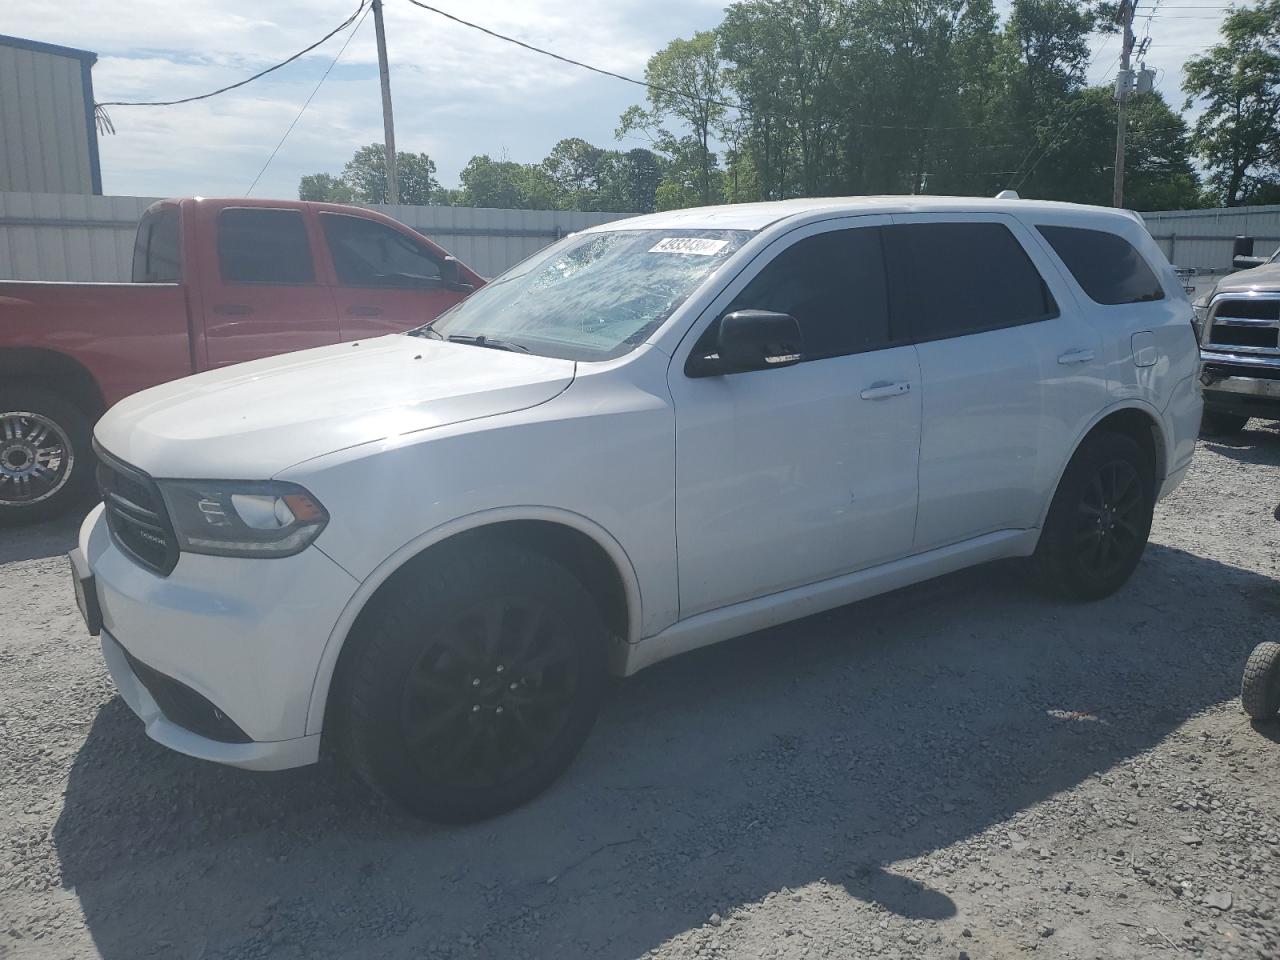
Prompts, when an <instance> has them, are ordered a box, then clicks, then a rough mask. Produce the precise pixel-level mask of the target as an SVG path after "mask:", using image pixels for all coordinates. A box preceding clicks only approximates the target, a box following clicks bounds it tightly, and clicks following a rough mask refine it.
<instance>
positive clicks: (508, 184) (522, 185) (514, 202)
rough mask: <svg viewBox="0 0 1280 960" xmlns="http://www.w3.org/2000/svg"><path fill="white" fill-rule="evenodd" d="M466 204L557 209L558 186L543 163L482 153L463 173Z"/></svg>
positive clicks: (517, 208) (463, 204)
mask: <svg viewBox="0 0 1280 960" xmlns="http://www.w3.org/2000/svg"><path fill="white" fill-rule="evenodd" d="M459 179H460V180H461V181H462V193H461V196H460V198H459V199H460V200H461V204H460V205H462V206H468V207H498V208H502V209H514V210H554V209H555V208H556V196H557V192H558V190H557V187H556V183H555V181H554V180H552V179H551V177H550V176H549V175H548V174H547V171H546V169H545V168H544V167H543V166H542V164H537V163H529V164H526V163H516V162H515V161H513V160H494V159H493V158H492V157H490V156H488V155H487V154H479V155H477V156H474V157H472V158H471V159H470V160H469V161H467V165H466V166H465V167H463V168H462V173H461V175H460V176H459Z"/></svg>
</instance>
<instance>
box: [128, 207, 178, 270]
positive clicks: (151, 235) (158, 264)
mask: <svg viewBox="0 0 1280 960" xmlns="http://www.w3.org/2000/svg"><path fill="white" fill-rule="evenodd" d="M179 223H180V220H179V217H178V208H177V207H160V208H159V209H156V210H152V211H151V212H150V213H148V214H147V215H146V216H145V217H143V218H142V222H141V223H140V224H138V238H137V240H136V241H134V245H133V282H134V283H177V282H178V281H179V280H181V279H182V242H181V239H180V238H181V230H180V229H179V226H178V225H179Z"/></svg>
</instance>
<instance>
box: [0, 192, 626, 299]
mask: <svg viewBox="0 0 1280 960" xmlns="http://www.w3.org/2000/svg"><path fill="white" fill-rule="evenodd" d="M154 202H155V198H152V197H93V196H86V195H81V194H58V193H0V279H6V280H80V281H98V282H107V283H109V282H113V281H127V280H129V278H130V274H131V272H132V261H133V235H134V231H135V230H136V228H137V225H138V218H139V217H140V216H141V215H142V212H143V211H144V210H146V209H147V207H148V206H150V205H151V204H152V203H154ZM369 206H370V207H371V208H372V209H374V210H380V211H382V212H383V213H386V214H389V215H391V216H393V217H395V218H396V219H397V220H400V221H401V222H403V223H406V224H408V225H409V226H411V227H413V228H414V229H415V230H418V231H420V232H422V233H424V234H426V235H427V236H429V237H430V238H431V239H432V240H435V241H436V242H437V243H439V244H440V245H441V246H442V247H444V248H445V249H446V250H448V251H449V252H450V253H452V254H453V255H454V256H456V257H457V258H458V259H460V260H462V261H463V262H464V263H466V264H468V265H470V266H471V267H473V268H474V269H475V270H477V271H479V272H480V273H481V274H482V275H483V276H486V277H492V276H494V275H496V274H499V273H501V272H502V271H503V270H505V269H506V268H507V267H509V266H511V265H512V264H513V263H517V262H519V261H520V260H523V259H524V258H525V257H527V256H528V255H529V254H531V253H533V252H534V251H535V250H538V249H539V248H541V247H545V246H546V245H547V244H549V243H551V242H553V241H554V240H557V239H559V238H560V237H563V236H564V235H565V234H567V233H572V232H573V231H575V230H581V229H583V228H584V227H589V226H592V225H594V224H597V223H606V222H608V221H610V220H617V219H620V218H622V217H627V216H631V214H627V213H582V212H579V211H573V210H489V209H485V208H481V207H413V206H406V205H398V206H390V205H386V204H370V205H369Z"/></svg>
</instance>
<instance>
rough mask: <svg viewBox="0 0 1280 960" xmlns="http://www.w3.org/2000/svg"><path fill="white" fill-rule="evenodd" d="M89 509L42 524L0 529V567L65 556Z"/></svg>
mask: <svg viewBox="0 0 1280 960" xmlns="http://www.w3.org/2000/svg"><path fill="white" fill-rule="evenodd" d="M90 509H91V507H88V506H86V507H83V508H80V509H77V510H74V511H72V512H71V513H69V514H67V515H66V516H62V517H58V518H57V519H56V520H49V521H47V522H45V523H36V524H31V525H30V526H21V527H0V564H5V563H21V562H22V561H24V560H41V559H43V558H45V557H56V556H60V555H61V554H64V553H66V552H67V551H68V550H70V549H71V548H72V547H74V546H75V545H76V536H77V535H78V534H79V532H80V524H81V523H82V522H84V518H85V514H87V513H88V512H89V510H90Z"/></svg>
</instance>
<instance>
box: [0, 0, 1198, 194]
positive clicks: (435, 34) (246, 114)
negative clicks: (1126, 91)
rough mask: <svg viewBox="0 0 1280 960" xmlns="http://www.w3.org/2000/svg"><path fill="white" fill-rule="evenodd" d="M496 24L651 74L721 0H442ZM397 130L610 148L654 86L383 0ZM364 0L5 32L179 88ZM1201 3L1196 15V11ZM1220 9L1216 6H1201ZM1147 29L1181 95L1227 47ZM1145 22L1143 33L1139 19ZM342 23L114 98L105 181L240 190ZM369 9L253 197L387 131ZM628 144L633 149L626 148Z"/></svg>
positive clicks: (403, 141)
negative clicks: (628, 112) (1208, 58)
mask: <svg viewBox="0 0 1280 960" xmlns="http://www.w3.org/2000/svg"><path fill="white" fill-rule="evenodd" d="M435 2H436V5H439V6H441V8H442V9H445V10H448V11H450V12H453V13H456V14H458V15H459V16H464V17H466V18H467V19H469V20H473V21H475V22H477V23H481V24H483V25H485V26H487V27H490V28H492V29H494V30H497V31H499V32H503V33H508V34H510V35H512V36H515V37H518V38H520V39H522V40H525V41H527V42H529V43H533V44H536V45H539V46H544V47H547V48H549V49H552V50H555V51H557V52H559V53H563V54H564V55H566V56H570V57H575V58H577V59H580V60H585V61H587V62H590V63H595V64H599V65H600V66H603V67H606V68H608V69H611V70H616V71H618V72H620V73H624V74H629V75H633V76H639V75H640V74H641V73H642V72H643V70H644V63H645V61H646V59H647V58H648V57H649V56H650V55H651V54H652V53H653V52H654V51H655V50H657V49H658V48H660V47H661V46H663V45H664V44H665V43H666V42H667V41H668V40H670V39H672V38H673V37H677V36H689V35H690V34H691V33H693V32H694V31H695V30H699V29H708V28H710V27H713V26H715V25H716V24H717V23H718V22H719V21H720V19H721V16H722V8H723V5H724V0H610V2H599V0H596V2H590V0H519V2H517V0H506V2H504V0H468V2H466V3H463V2H462V0H435ZM385 4H386V19H387V34H388V37H387V43H388V48H389V55H390V59H391V66H392V94H393V99H394V103H395V116H396V139H397V143H398V146H399V148H400V149H402V150H412V151H424V152H426V153H429V154H430V155H431V156H432V157H433V158H435V160H436V162H437V164H438V166H439V169H440V173H441V178H442V180H443V181H444V182H445V183H456V180H457V174H458V171H459V170H460V169H461V168H462V166H463V165H464V164H465V163H466V161H467V160H468V159H469V158H470V157H471V156H472V154H475V153H489V154H493V155H499V154H504V153H505V154H507V155H509V156H510V157H511V158H512V159H517V160H521V161H534V160H537V159H539V158H541V157H542V156H544V155H545V154H546V152H547V150H548V149H550V147H551V146H552V145H553V144H554V143H555V142H556V141H557V140H559V139H560V138H561V137H567V136H581V137H583V138H585V139H587V140H590V141H592V142H594V143H597V144H601V145H613V130H614V127H615V126H616V123H617V119H618V115H619V114H620V113H621V112H622V110H623V109H624V108H625V107H626V106H627V105H628V104H631V103H635V102H638V101H639V100H640V99H641V98H642V96H643V91H642V90H640V89H639V88H637V87H632V86H630V85H628V84H625V83H623V82H621V81H618V80H613V79H609V78H606V77H601V76H598V75H596V74H592V73H588V72H586V71H583V70H581V69H579V68H577V67H573V66H570V65H567V64H563V63H558V62H556V61H554V60H550V59H548V58H546V57H541V56H538V55H537V54H534V53H531V52H529V51H525V50H521V49H519V48H518V47H514V46H512V45H510V44H504V43H502V42H500V41H498V40H495V39H493V38H491V37H487V36H485V35H483V34H480V33H478V32H476V31H474V30H470V29H467V28H466V27H463V26H461V25H459V24H456V23H453V22H451V21H449V20H446V19H444V18H442V17H439V16H436V15H434V14H431V13H428V12H427V11H424V10H421V9H418V8H416V7H413V6H411V5H410V4H409V3H408V0H385ZM354 6H355V0H270V3H267V2H264V0H182V2H180V3H174V2H172V0H97V2H92V3H74V2H73V3H60V4H23V5H18V4H10V5H8V7H7V8H6V12H5V18H4V26H3V29H4V32H6V33H11V34H16V35H18V36H24V37H29V38H31V39H35V40H44V41H48V42H52V43H62V44H67V45H69V46H75V47H82V48H85V49H88V50H94V51H96V52H97V53H98V54H99V56H100V59H99V62H98V65H97V66H96V67H95V70H94V87H95V93H96V95H97V97H98V99H99V100H131V99H148V100H150V99H175V98H178V97H182V96H190V95H192V94H196V93H203V92H205V91H207V90H211V89H213V88H216V87H219V86H223V85H225V84H227V83H231V82H234V81H236V80H240V79H243V78H244V77H246V76H249V75H250V74H252V73H254V72H256V71H258V70H261V69H262V68H263V67H265V66H267V65H269V64H270V63H273V62H276V61H279V60H281V59H283V58H284V57H286V56H288V55H290V54H292V53H294V52H296V51H297V50H300V49H301V48H302V47H304V46H307V45H308V44H310V43H312V42H314V41H315V40H317V39H318V38H319V37H321V36H323V35H324V34H325V33H327V32H328V31H329V30H330V29H332V28H333V27H334V26H336V25H337V24H338V23H340V22H342V20H344V19H345V18H346V17H347V16H348V15H349V14H350V13H351V12H352V10H353V9H354ZM1186 12H1187V13H1190V12H1191V11H1186ZM1195 12H1196V13H1197V14H1199V13H1208V12H1210V11H1195ZM1173 16H1175V11H1173V10H1169V11H1162V12H1160V13H1159V14H1158V15H1157V16H1156V18H1155V20H1154V21H1153V23H1152V26H1151V35H1152V38H1153V43H1152V46H1151V51H1150V53H1149V54H1148V56H1147V62H1148V64H1149V65H1151V66H1153V67H1156V68H1158V69H1159V70H1161V71H1162V73H1161V75H1160V80H1159V89H1161V90H1162V91H1163V92H1164V93H1165V95H1166V97H1167V98H1168V99H1169V101H1170V103H1171V104H1172V105H1173V106H1174V107H1175V108H1178V107H1180V106H1181V101H1182V94H1181V91H1180V84H1181V76H1182V64H1183V61H1184V60H1185V59H1186V57H1188V56H1190V55H1192V54H1194V53H1196V52H1199V51H1200V50H1201V49H1202V48H1203V46H1207V45H1208V44H1211V43H1213V42H1215V40H1216V35H1217V21H1214V20H1200V19H1196V20H1191V19H1166V17H1173ZM1145 27H1146V24H1145V21H1144V20H1143V19H1142V18H1141V17H1140V18H1139V21H1138V34H1139V36H1141V35H1142V34H1143V32H1144V30H1145ZM345 36H346V35H345V32H344V33H343V34H339V35H338V36H335V37H334V38H333V39H331V40H330V41H329V42H328V43H326V44H325V45H324V46H322V47H320V48H319V49H318V50H316V51H314V52H313V53H311V54H309V55H307V56H305V57H303V58H302V59H300V60H299V61H297V62H295V63H292V64H290V65H289V66H287V67H285V68H283V69H281V70H280V71H278V72H276V73H273V74H271V75H270V76H268V77H266V78H264V79H263V80H260V81H257V82H255V83H253V84H250V85H248V86H246V87H244V88H242V89H239V90H236V91H233V92H231V93H228V94H224V95H222V96H219V97H216V98H213V99H211V100H205V101H201V102H198V103H193V104H187V105H184V106H177V107H115V108H111V115H112V118H113V119H114V121H115V125H116V130H117V134H116V135H115V136H104V137H102V139H101V148H102V157H103V180H104V185H105V187H106V189H107V191H108V192H110V193H123V194H143V195H156V194H164V195H178V194H191V193H202V194H205V195H209V196H213V195H218V194H239V193H243V192H244V191H245V189H246V188H247V187H248V186H249V183H250V182H251V181H252V180H253V178H254V177H255V176H256V175H257V173H258V171H259V169H260V168H261V167H262V164H263V162H264V161H265V160H266V158H267V156H268V155H269V154H270V152H271V150H272V149H273V148H274V147H275V145H276V142H277V141H278V140H279V138H280V136H281V134H282V133H283V132H284V130H285V128H286V127H287V126H288V125H289V123H290V122H291V121H292V120H293V118H294V117H295V116H296V115H297V112H298V110H299V108H300V107H301V105H302V103H303V101H305V100H306V98H307V96H308V95H309V94H310V92H311V90H312V88H313V87H314V86H315V84H316V82H317V80H318V79H319V78H320V75H321V74H322V73H323V72H324V70H325V68H326V67H327V66H328V64H329V63H330V61H331V60H332V58H333V57H334V55H335V54H336V53H337V51H338V49H339V47H340V46H341V45H342V41H343V40H344V39H345ZM1094 49H1095V50H1100V53H1099V54H1098V56H1097V57H1096V58H1095V62H1094V64H1093V68H1092V70H1091V76H1090V79H1091V81H1092V82H1106V81H1107V80H1108V79H1109V78H1113V77H1114V75H1115V70H1116V66H1115V59H1116V54H1117V52H1118V51H1119V39H1118V38H1115V37H1113V38H1110V39H1107V40H1105V42H1104V40H1103V38H1101V37H1098V38H1095V42H1094ZM376 62H377V58H376V50H375V47H374V37H373V24H372V18H371V17H370V18H368V19H367V20H366V21H365V23H364V24H363V26H362V27H361V28H360V30H359V32H358V33H357V35H356V36H355V38H354V39H353V40H352V42H351V43H350V45H349V46H348V48H347V51H346V53H345V54H344V56H343V58H342V61H341V63H340V64H339V65H338V67H337V68H335V69H334V70H333V72H332V73H331V74H330V76H329V78H328V80H327V81H326V82H325V84H324V86H323V87H322V88H321V90H320V92H319V93H318V94H317V95H316V98H315V100H314V101H313V102H312V104H311V107H310V108H309V109H308V110H307V112H306V113H305V115H304V116H303V118H302V120H301V121H300V122H299V123H298V125H297V127H296V128H295V129H294V131H293V133H292V134H291V135H290V137H289V139H288V141H287V142H286V144H285V145H284V147H283V148H282V149H281V151H280V153H279V154H278V156H277V157H276V158H275V160H274V161H273V162H272V164H271V167H270V168H269V170H268V172H267V174H266V175H265V176H264V177H263V179H262V182H261V184H260V185H259V186H258V188H257V189H256V190H255V194H257V195H263V196H270V195H275V196H293V195H294V193H295V191H296V188H297V182H298V178H299V177H300V176H302V175H303V174H305V173H313V172H316V171H320V170H327V171H331V172H337V171H338V170H340V169H341V167H342V164H343V163H344V162H345V161H346V160H347V159H348V158H349V157H350V156H351V153H352V152H353V151H354V150H355V149H356V148H357V147H359V146H362V145H363V144H366V143H372V142H380V141H381V139H382V119H381V105H380V99H379V91H378V80H377V71H376ZM624 145H625V144H624Z"/></svg>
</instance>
